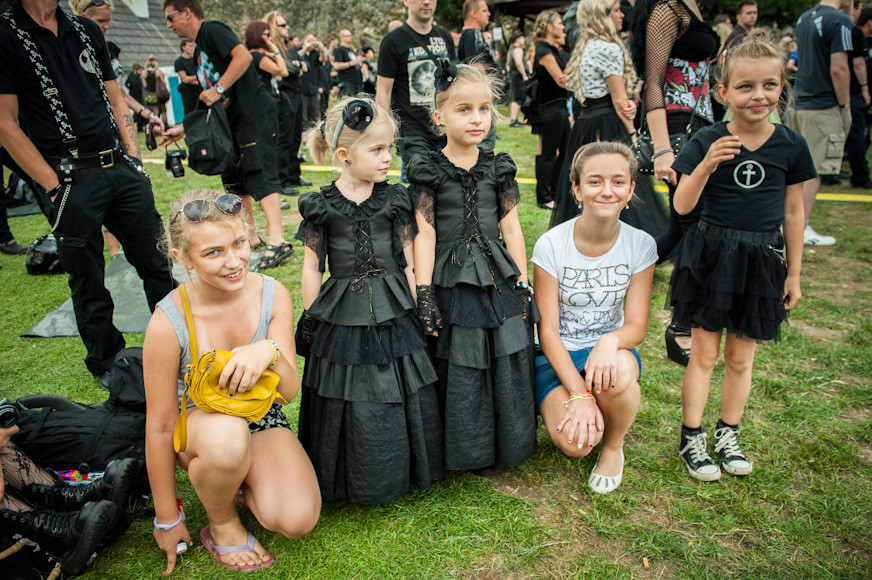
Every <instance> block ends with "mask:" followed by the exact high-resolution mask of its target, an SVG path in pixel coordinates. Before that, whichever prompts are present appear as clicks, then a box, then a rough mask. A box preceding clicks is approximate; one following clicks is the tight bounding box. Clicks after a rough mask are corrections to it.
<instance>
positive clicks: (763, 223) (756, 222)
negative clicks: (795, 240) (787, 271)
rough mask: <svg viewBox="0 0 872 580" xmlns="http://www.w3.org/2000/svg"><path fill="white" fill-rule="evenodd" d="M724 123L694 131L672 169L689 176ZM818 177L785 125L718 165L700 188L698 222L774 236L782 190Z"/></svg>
mask: <svg viewBox="0 0 872 580" xmlns="http://www.w3.org/2000/svg"><path fill="white" fill-rule="evenodd" d="M729 134H730V132H729V131H728V130H727V124H726V123H723V122H721V123H715V124H714V125H711V126H708V127H704V128H702V129H700V130H699V131H697V132H696V133H695V134H694V136H693V137H692V138H691V140H690V141H689V142H688V143H687V145H685V146H684V148H683V149H682V150H681V153H679V154H678V157H677V158H676V159H675V163H673V164H672V168H673V169H674V170H675V171H677V172H678V173H681V174H684V175H690V174H691V173H693V170H694V169H696V167H697V165H699V164H700V162H701V161H702V160H703V158H705V155H706V153H708V150H709V148H710V147H711V146H712V144H713V143H714V142H715V141H717V140H718V139H720V138H721V137H725V136H727V135H729ZM813 177H817V173H816V172H815V169H814V161H813V160H812V158H811V153H810V152H809V150H808V145H807V144H806V142H805V138H803V136H802V135H800V134H799V133H797V132H796V131H793V130H792V129H788V128H787V127H785V126H784V125H781V124H778V125H775V132H774V133H773V134H772V136H771V137H770V138H769V139H768V140H767V141H766V142H765V143H764V144H763V145H761V146H760V147H759V148H758V149H757V150H755V151H749V150H747V149H745V148H744V147H742V149H741V152H740V153H739V155H737V156H736V158H735V159H732V160H730V161H723V162H721V164H720V165H718V168H717V170H716V171H715V172H714V173H713V174H712V175H711V176H709V178H708V182H707V183H706V185H705V187H704V188H703V192H702V196H703V197H704V198H705V201H704V203H703V209H702V216H701V218H700V219H702V220H703V221H705V222H707V223H710V224H712V225H714V226H718V227H722V228H731V229H735V230H742V231H746V232H773V231H776V230H777V229H778V227H779V226H780V225H781V224H782V223H783V222H784V191H785V189H786V188H787V186H788V185H791V184H794V183H800V182H803V181H806V180H809V179H812V178H813Z"/></svg>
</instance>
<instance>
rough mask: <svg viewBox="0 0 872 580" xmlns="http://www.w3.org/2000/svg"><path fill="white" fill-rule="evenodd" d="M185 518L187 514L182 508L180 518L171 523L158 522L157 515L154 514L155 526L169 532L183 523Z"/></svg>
mask: <svg viewBox="0 0 872 580" xmlns="http://www.w3.org/2000/svg"><path fill="white" fill-rule="evenodd" d="M183 519H185V514H184V513H183V512H182V511H181V510H179V519H177V520H176V521H174V522H173V523H171V524H159V523H157V516H154V527H156V528H157V529H158V530H159V531H161V532H168V531H170V530H171V529H173V528H174V527H176V526H177V525H179V524H180V523H182V520H183Z"/></svg>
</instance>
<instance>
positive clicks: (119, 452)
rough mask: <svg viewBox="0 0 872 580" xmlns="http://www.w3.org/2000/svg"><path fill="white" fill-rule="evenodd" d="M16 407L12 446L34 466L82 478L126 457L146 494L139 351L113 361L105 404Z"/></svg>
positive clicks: (47, 397)
mask: <svg viewBox="0 0 872 580" xmlns="http://www.w3.org/2000/svg"><path fill="white" fill-rule="evenodd" d="M16 405H17V406H18V412H19V420H18V428H19V432H18V433H17V434H16V435H15V436H14V437H13V438H12V441H13V442H14V443H15V444H16V445H18V446H19V447H20V448H21V449H22V450H23V451H24V452H25V453H27V455H28V456H30V457H31V458H32V459H33V460H34V461H36V462H37V463H38V464H39V465H41V466H44V467H48V468H50V469H54V470H67V469H78V470H79V471H80V472H82V473H88V472H90V471H103V470H104V469H106V465H108V464H109V462H110V461H112V460H113V459H121V458H124V457H132V458H134V459H138V460H139V461H140V464H141V465H142V470H141V473H140V478H139V484H138V485H137V487H136V490H137V492H138V493H139V492H142V493H148V479H147V477H146V472H145V386H144V383H143V375H142V348H140V347H131V348H125V349H123V350H121V351H120V352H119V353H118V355H117V356H116V357H115V362H114V363H113V365H112V368H111V370H110V373H109V399H108V400H106V401H103V402H102V403H95V404H93V405H83V404H81V403H77V402H75V401H71V400H70V399H67V398H65V397H61V396H59V395H52V394H41V395H28V396H25V397H21V398H20V399H18V401H17V402H16Z"/></svg>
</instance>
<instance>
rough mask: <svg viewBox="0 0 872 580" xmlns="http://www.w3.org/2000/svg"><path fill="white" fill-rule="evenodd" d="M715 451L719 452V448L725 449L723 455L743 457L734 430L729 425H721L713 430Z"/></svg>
mask: <svg viewBox="0 0 872 580" xmlns="http://www.w3.org/2000/svg"><path fill="white" fill-rule="evenodd" d="M715 440H716V441H717V443H716V444H715V453H720V451H721V449H725V450H726V451H725V452H724V455H726V456H727V457H736V458H739V459H745V455H744V454H743V453H742V450H741V449H739V442H738V441H737V440H736V432H735V431H733V430H732V429H730V428H729V427H721V428H720V429H718V430H717V431H715Z"/></svg>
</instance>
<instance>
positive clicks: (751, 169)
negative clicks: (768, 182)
mask: <svg viewBox="0 0 872 580" xmlns="http://www.w3.org/2000/svg"><path fill="white" fill-rule="evenodd" d="M764 177H766V171H765V170H764V169H763V166H762V165H760V164H759V163H758V162H756V161H753V160H751V161H743V162H741V163H739V164H738V165H737V166H736V169H735V170H734V171H733V180H734V181H735V182H736V185H738V186H739V187H741V188H744V189H753V188H755V187H757V186H758V185H760V184H761V183H762V182H763V178H764Z"/></svg>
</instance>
